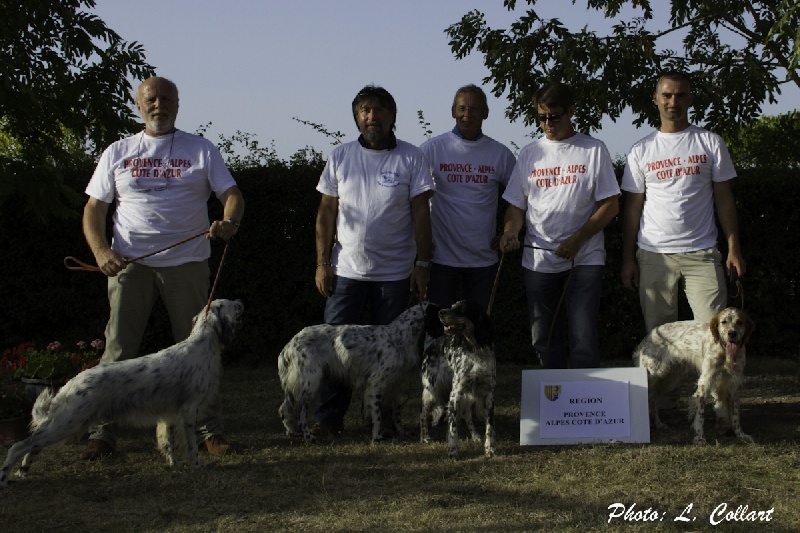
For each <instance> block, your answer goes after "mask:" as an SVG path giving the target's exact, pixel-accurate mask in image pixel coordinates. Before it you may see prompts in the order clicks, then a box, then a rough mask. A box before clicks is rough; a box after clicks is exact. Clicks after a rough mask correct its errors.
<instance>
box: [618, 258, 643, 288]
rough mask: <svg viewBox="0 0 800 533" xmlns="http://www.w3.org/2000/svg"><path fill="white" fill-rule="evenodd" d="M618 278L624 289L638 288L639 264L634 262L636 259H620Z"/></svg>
mask: <svg viewBox="0 0 800 533" xmlns="http://www.w3.org/2000/svg"><path fill="white" fill-rule="evenodd" d="M620 278H621V279H622V285H623V286H624V287H625V288H626V289H628V290H630V291H635V290H637V289H638V288H639V265H638V264H637V263H636V259H623V260H622V269H621V270H620Z"/></svg>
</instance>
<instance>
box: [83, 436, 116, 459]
mask: <svg viewBox="0 0 800 533" xmlns="http://www.w3.org/2000/svg"><path fill="white" fill-rule="evenodd" d="M112 455H114V448H112V447H111V445H110V444H109V443H107V442H106V441H104V440H100V439H89V440H88V441H87V442H86V448H84V449H83V451H82V452H81V459H85V460H87V461H94V460H96V459H102V458H104V457H111V456H112Z"/></svg>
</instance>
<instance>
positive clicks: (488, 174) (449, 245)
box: [420, 131, 515, 267]
mask: <svg viewBox="0 0 800 533" xmlns="http://www.w3.org/2000/svg"><path fill="white" fill-rule="evenodd" d="M420 150H422V153H424V154H425V155H426V156H427V158H428V161H429V162H430V164H431V171H432V174H433V181H434V182H435V183H436V195H435V196H433V197H432V198H431V232H432V234H433V261H434V262H436V263H439V264H442V265H448V266H452V267H485V266H490V265H493V264H495V263H497V252H495V251H492V250H491V249H490V248H489V245H490V243H491V240H492V238H493V237H494V236H495V234H496V231H497V201H498V198H499V197H500V192H499V191H500V188H501V187H505V186H506V185H507V184H508V180H509V178H510V177H511V171H512V170H514V163H515V159H514V154H512V153H511V150H509V149H508V148H506V147H505V146H503V145H502V144H500V143H499V142H497V141H495V140H494V139H492V138H491V137H488V136H486V135H483V136H482V137H481V138H480V139H477V140H475V141H468V140H466V139H463V138H461V137H459V136H458V135H456V134H455V133H453V132H452V131H449V132H447V133H444V134H442V135H439V136H437V137H434V138H432V139H430V140H428V141H426V142H425V143H423V144H422V145H421V146H420Z"/></svg>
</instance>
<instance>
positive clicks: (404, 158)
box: [312, 85, 434, 435]
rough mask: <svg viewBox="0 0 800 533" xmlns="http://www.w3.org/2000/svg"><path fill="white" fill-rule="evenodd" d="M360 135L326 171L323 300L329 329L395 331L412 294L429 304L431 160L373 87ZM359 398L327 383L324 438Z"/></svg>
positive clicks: (358, 118) (365, 98) (320, 417)
mask: <svg viewBox="0 0 800 533" xmlns="http://www.w3.org/2000/svg"><path fill="white" fill-rule="evenodd" d="M352 107H353V118H354V119H355V122H356V125H357V126H358V130H359V132H360V133H361V135H360V136H359V137H358V140H356V141H353V142H349V143H346V144H343V145H341V146H337V147H336V148H335V149H334V150H333V152H331V155H330V157H328V161H327V163H326V164H325V168H324V169H323V171H322V176H321V177H320V180H319V184H318V185H317V190H318V191H319V192H320V193H322V199H321V201H320V205H319V210H318V212H317V222H316V249H317V271H316V275H315V282H316V286H317V290H318V291H319V293H320V294H321V295H322V296H324V297H325V298H327V301H326V302H325V316H324V319H325V322H326V323H327V324H357V323H359V322H360V321H361V317H362V313H363V312H364V310H365V309H366V308H367V307H369V311H370V323H372V324H388V323H389V322H391V321H392V320H394V319H395V318H397V316H398V315H400V314H401V313H402V312H403V311H404V310H405V308H406V305H407V303H408V297H409V292H411V293H412V294H415V295H416V296H417V297H418V298H425V296H426V293H427V289H428V280H429V276H430V274H429V270H428V269H429V263H430V259H431V222H430V207H429V204H428V201H429V199H430V196H431V195H432V194H433V191H434V185H433V180H432V179H431V175H430V170H429V168H428V163H427V160H426V159H425V156H424V155H423V154H422V152H420V151H419V149H418V148H417V147H416V146H414V145H412V144H410V143H407V142H405V141H401V140H399V139H397V138H396V137H395V135H394V127H395V120H396V119H397V105H396V104H395V101H394V98H393V97H392V95H391V94H390V93H389V92H388V91H387V90H386V89H384V88H382V87H376V86H374V85H368V86H366V87H364V88H363V89H361V91H359V93H358V94H357V95H356V97H355V99H354V100H353V104H352ZM351 393H352V391H351V390H349V388H348V387H347V386H346V385H345V384H342V383H335V382H332V381H328V380H323V381H322V384H321V387H320V400H321V405H320V406H319V408H318V409H317V412H316V413H315V418H316V420H317V424H316V425H315V427H314V428H312V432H314V433H315V434H317V435H325V434H331V433H334V434H335V433H340V432H341V431H342V430H343V427H344V425H343V418H344V415H345V413H346V412H347V409H348V407H349V405H350V399H351Z"/></svg>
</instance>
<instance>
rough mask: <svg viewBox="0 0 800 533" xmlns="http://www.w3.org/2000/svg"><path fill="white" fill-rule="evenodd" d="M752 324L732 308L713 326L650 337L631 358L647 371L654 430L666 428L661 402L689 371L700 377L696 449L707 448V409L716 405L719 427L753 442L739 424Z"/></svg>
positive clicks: (678, 327) (674, 325)
mask: <svg viewBox="0 0 800 533" xmlns="http://www.w3.org/2000/svg"><path fill="white" fill-rule="evenodd" d="M753 328H754V324H753V321H752V320H751V319H750V318H749V317H748V316H747V315H746V314H745V313H744V311H740V310H739V309H736V308H734V307H729V308H727V309H725V310H724V311H722V312H720V313H718V314H717V315H715V316H714V317H713V318H712V319H711V321H710V322H709V323H705V322H697V321H692V320H685V321H680V322H671V323H669V324H664V325H663V326H659V327H657V328H655V329H653V331H651V332H650V333H649V334H648V335H647V336H646V337H645V338H644V340H642V342H641V343H640V344H639V346H638V347H637V348H636V350H635V351H634V353H633V362H634V364H635V365H637V366H640V367H643V368H646V369H647V382H648V388H649V401H650V416H651V421H652V423H653V426H655V427H657V428H664V427H666V426H665V425H664V424H663V423H662V422H661V420H660V419H659V417H658V400H659V398H660V397H661V396H662V395H664V394H666V393H668V392H669V391H671V390H673V389H674V388H675V387H676V386H677V385H678V383H679V381H680V380H681V378H682V377H683V376H684V374H685V373H686V371H687V370H690V369H691V370H694V371H696V372H697V373H698V374H699V378H698V380H697V391H696V392H695V393H694V395H693V396H692V401H691V409H690V412H689V418H690V420H691V419H692V418H693V422H692V427H693V428H694V432H695V436H694V443H695V444H705V443H706V439H705V436H704V434H703V419H704V414H705V404H706V401H707V400H708V399H709V398H710V399H712V400H713V401H714V410H715V412H716V415H717V422H718V424H719V425H720V426H721V427H722V428H725V427H729V428H731V429H732V430H733V433H734V435H736V437H738V438H739V439H741V440H744V441H747V442H752V440H753V439H752V438H751V437H750V436H749V435H746V434H745V433H744V431H742V427H741V423H740V419H739V395H738V391H739V386H740V385H741V384H742V381H744V366H745V362H746V359H745V355H746V347H745V344H746V343H747V341H748V339H749V338H750V334H751V333H752V331H753Z"/></svg>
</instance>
